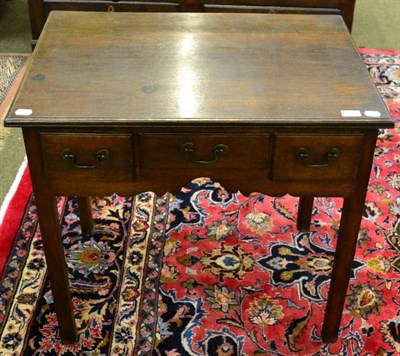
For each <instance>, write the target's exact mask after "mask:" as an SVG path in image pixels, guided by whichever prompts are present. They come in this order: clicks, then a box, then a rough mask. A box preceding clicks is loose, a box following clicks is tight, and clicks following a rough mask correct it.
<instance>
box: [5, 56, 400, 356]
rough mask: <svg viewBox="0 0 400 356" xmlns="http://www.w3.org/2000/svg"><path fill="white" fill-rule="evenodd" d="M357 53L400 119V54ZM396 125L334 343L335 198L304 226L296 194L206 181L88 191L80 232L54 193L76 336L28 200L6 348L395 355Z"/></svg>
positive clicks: (399, 277) (9, 277)
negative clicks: (58, 302)
mask: <svg viewBox="0 0 400 356" xmlns="http://www.w3.org/2000/svg"><path fill="white" fill-rule="evenodd" d="M361 53H362V56H363V58H364V60H365V63H366V66H367V68H368V70H369V71H370V73H371V77H372V78H373V80H374V81H375V83H376V85H377V88H378V90H379V91H380V93H381V94H382V97H383V98H384V100H385V101H386V102H387V104H388V107H389V108H390V110H391V112H392V114H393V116H394V117H395V118H396V119H397V120H399V121H400V51H397V52H394V51H391V52H389V53H388V52H383V51H371V50H362V51H361ZM399 126H400V125H398V126H397V128H396V129H393V130H382V131H381V132H380V135H379V141H378V145H377V149H376V152H375V161H374V166H373V170H372V172H371V180H370V185H369V193H368V196H367V203H366V209H365V212H364V219H363V222H362V226H361V230H360V238H359V244H358V245H359V246H358V250H357V255H356V259H355V262H354V272H353V276H352V279H351V283H350V287H349V290H348V297H347V302H346V307H345V311H344V315H343V320H342V327H341V331H340V337H339V340H338V341H337V342H336V343H333V344H330V345H324V344H323V343H322V342H321V339H320V332H321V323H322V318H323V311H324V306H325V303H326V295H327V289H328V286H329V272H330V267H331V262H332V257H333V246H334V244H335V239H334V236H335V235H336V233H337V228H338V222H339V218H340V208H341V199H328V198H319V199H316V201H315V207H314V211H313V218H312V230H311V232H309V233H298V232H297V230H296V228H295V216H296V209H297V206H296V205H297V199H295V198H292V197H289V196H285V197H282V198H270V197H267V196H264V195H260V194H254V195H252V196H250V197H246V196H243V195H242V194H241V193H230V192H226V191H225V189H224V188H223V187H222V186H221V185H219V184H218V183H215V182H212V181H210V180H208V179H198V180H195V181H193V182H191V183H189V184H188V186H187V187H185V188H184V189H182V191H181V192H179V193H178V194H177V195H176V196H170V195H168V194H166V195H164V196H162V197H156V196H154V194H151V193H143V194H140V195H138V196H135V197H126V198H122V197H118V196H116V195H115V196H112V197H108V198H104V199H96V200H93V212H94V217H95V221H96V229H95V231H94V233H93V235H92V236H81V233H80V228H79V223H78V218H77V206H76V202H75V200H74V199H73V198H68V199H66V198H62V199H60V201H59V204H58V206H59V211H60V213H61V215H62V217H63V219H62V221H63V236H64V245H65V249H66V255H67V261H68V267H69V272H70V276H71V287H72V293H73V303H74V307H75V313H76V317H77V320H78V321H79V323H78V329H79V343H78V344H77V345H75V346H64V345H62V344H61V343H60V341H59V339H58V338H57V323H56V319H55V314H54V310H53V301H52V297H51V292H50V290H49V286H48V283H46V266H45V261H44V258H43V252H42V246H41V240H40V232H39V230H38V226H37V219H36V211H35V205H34V202H28V204H27V205H26V202H25V203H23V204H21V205H22V206H26V208H25V213H24V214H23V219H22V221H21V223H20V224H19V226H20V227H19V229H18V231H17V233H16V234H15V238H14V244H13V247H12V250H11V254H10V257H9V259H8V261H7V264H6V267H5V272H4V274H3V277H2V280H1V286H0V350H1V351H2V352H3V353H4V354H13V353H14V354H18V355H32V354H40V355H89V354H112V355H123V354H126V355H130V354H140V355H150V354H153V355H170V356H172V355H175V356H177V355H239V354H240V355H256V354H263V355H295V354H296V355H395V354H398V353H400V311H399V310H400V308H399V307H400V297H399V292H400V193H399V191H400V176H399V168H398V167H399V163H400V135H399V134H400V129H399ZM21 184H24V183H23V182H22V183H21ZM9 209H14V208H13V204H10V208H9ZM14 211H16V210H14ZM16 220H18V219H16Z"/></svg>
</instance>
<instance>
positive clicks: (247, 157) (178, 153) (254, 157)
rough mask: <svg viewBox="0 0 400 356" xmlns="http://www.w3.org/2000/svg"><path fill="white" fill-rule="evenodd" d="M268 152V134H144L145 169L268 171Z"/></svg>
mask: <svg viewBox="0 0 400 356" xmlns="http://www.w3.org/2000/svg"><path fill="white" fill-rule="evenodd" d="M268 151H269V138H268V135H246V134H243V135H228V134H227V135H224V134H221V135H213V134H210V135H206V134H202V135H193V134H188V135H186V134H172V135H169V134H141V135H140V167H141V168H144V169H193V168H212V169H244V168H245V169H247V168H248V169H251V168H254V169H265V168H266V167H267V162H268Z"/></svg>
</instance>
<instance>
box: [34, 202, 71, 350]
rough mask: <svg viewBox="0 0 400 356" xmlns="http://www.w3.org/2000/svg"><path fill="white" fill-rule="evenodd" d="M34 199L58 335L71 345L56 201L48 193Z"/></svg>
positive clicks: (69, 304) (68, 303)
mask: <svg viewBox="0 0 400 356" xmlns="http://www.w3.org/2000/svg"><path fill="white" fill-rule="evenodd" d="M35 202H36V206H37V210H38V218H39V227H40V232H41V236H42V240H43V248H44V253H45V256H46V263H47V271H48V276H49V280H50V284H51V290H52V295H53V299H54V308H55V311H56V314H57V319H58V325H59V335H60V337H61V339H62V341H63V342H64V343H65V344H73V343H75V342H76V339H77V333H76V325H75V318H74V313H73V308H72V301H71V293H70V286H69V280H68V271H67V266H66V263H65V254H64V246H63V243H62V238H61V229H60V221H59V218H58V212H57V205H56V200H55V197H52V196H50V195H47V194H36V195H35Z"/></svg>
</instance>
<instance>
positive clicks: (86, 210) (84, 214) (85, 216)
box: [77, 197, 93, 234]
mask: <svg viewBox="0 0 400 356" xmlns="http://www.w3.org/2000/svg"><path fill="white" fill-rule="evenodd" d="M77 200H78V208H79V218H80V223H81V229H82V233H83V234H91V233H92V231H93V215H92V204H91V199H90V198H89V197H77Z"/></svg>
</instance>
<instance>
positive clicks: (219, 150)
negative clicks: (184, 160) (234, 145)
mask: <svg viewBox="0 0 400 356" xmlns="http://www.w3.org/2000/svg"><path fill="white" fill-rule="evenodd" d="M211 151H212V152H213V154H214V159H212V160H198V159H196V157H195V155H196V147H195V146H194V144H193V142H185V143H184V144H183V145H182V146H181V152H183V153H186V154H187V155H188V156H189V157H190V158H191V159H192V162H194V163H200V164H211V163H215V162H217V160H218V156H219V155H221V154H224V153H226V152H228V151H229V147H228V146H227V145H224V144H222V143H219V144H217V145H215V146H214V147H213V148H212V150H211Z"/></svg>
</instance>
